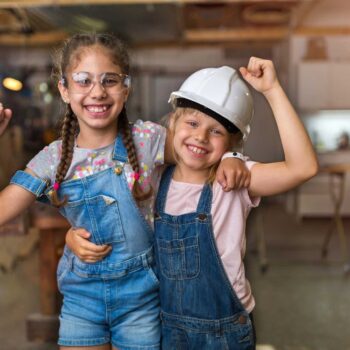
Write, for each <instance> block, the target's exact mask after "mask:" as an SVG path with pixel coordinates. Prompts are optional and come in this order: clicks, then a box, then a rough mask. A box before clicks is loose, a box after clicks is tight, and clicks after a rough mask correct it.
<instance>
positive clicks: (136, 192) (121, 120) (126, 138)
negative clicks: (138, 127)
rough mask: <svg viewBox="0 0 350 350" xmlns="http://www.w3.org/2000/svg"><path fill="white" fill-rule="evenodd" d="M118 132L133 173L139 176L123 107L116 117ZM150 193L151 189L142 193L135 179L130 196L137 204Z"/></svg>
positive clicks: (134, 150)
mask: <svg viewBox="0 0 350 350" xmlns="http://www.w3.org/2000/svg"><path fill="white" fill-rule="evenodd" d="M118 130H120V132H121V134H122V139H123V143H124V146H125V148H126V151H127V153H128V159H129V163H130V165H131V167H132V169H133V170H134V172H135V173H137V174H140V167H139V163H138V160H137V153H136V148H135V144H134V141H133V138H132V134H131V128H130V124H129V120H128V117H127V114H126V109H125V106H124V108H123V110H122V111H121V112H120V114H119V116H118ZM152 193H153V190H152V187H151V188H150V189H149V191H147V192H143V191H142V189H141V186H140V184H139V181H138V180H136V179H135V183H134V186H133V189H132V194H133V196H134V198H135V199H136V200H137V201H138V202H139V201H140V202H141V201H143V200H145V199H148V198H149V197H151V195H152Z"/></svg>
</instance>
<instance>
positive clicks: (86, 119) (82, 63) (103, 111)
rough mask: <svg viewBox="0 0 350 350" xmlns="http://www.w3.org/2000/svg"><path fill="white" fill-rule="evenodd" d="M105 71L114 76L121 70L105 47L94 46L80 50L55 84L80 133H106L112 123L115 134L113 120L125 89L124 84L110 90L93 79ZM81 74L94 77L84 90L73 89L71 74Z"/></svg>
mask: <svg viewBox="0 0 350 350" xmlns="http://www.w3.org/2000/svg"><path fill="white" fill-rule="evenodd" d="M105 73H109V74H117V75H118V74H123V73H124V72H122V71H121V68H120V67H119V66H118V65H116V64H115V63H114V62H113V60H112V57H111V54H110V52H109V51H108V50H107V49H105V48H103V47H101V46H98V45H94V46H90V47H86V48H82V49H81V50H80V52H79V55H76V56H75V59H74V60H73V63H72V64H71V65H70V66H69V67H68V69H67V71H66V72H64V76H65V84H63V83H62V82H59V84H58V88H59V90H60V93H61V96H62V99H63V100H64V101H65V102H66V103H70V105H71V108H72V110H73V112H74V114H75V115H76V116H77V119H78V122H79V128H80V133H82V134H84V135H92V134H93V133H94V132H96V131H98V132H99V133H100V132H103V131H107V132H110V130H111V127H112V126H113V130H114V132H115V134H116V132H117V127H116V120H117V118H118V115H119V114H120V112H121V110H122V109H123V106H124V104H125V102H126V100H127V97H128V94H129V89H128V88H127V87H124V88H122V89H120V91H119V92H117V93H115V91H113V93H111V91H110V89H108V88H106V86H102V84H101V82H100V79H98V78H96V77H101V76H103V75H104V74H105ZM82 74H85V75H86V76H89V77H94V79H93V80H94V81H93V83H92V88H91V89H90V90H89V89H88V90H87V91H86V93H84V92H82V91H81V90H79V89H77V82H76V81H75V80H74V77H76V76H77V75H80V76H81V75H82Z"/></svg>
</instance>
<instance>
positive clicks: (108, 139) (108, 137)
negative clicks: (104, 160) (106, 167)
mask: <svg viewBox="0 0 350 350" xmlns="http://www.w3.org/2000/svg"><path fill="white" fill-rule="evenodd" d="M116 137H117V128H113V129H111V128H109V129H108V130H93V131H91V130H84V129H83V130H82V129H80V132H79V134H78V136H77V140H76V145H77V147H80V148H87V149H97V148H102V147H105V146H108V145H110V144H111V143H113V142H114V140H115V139H116Z"/></svg>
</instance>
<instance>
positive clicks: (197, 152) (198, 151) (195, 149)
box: [187, 145, 208, 156]
mask: <svg viewBox="0 0 350 350" xmlns="http://www.w3.org/2000/svg"><path fill="white" fill-rule="evenodd" d="M187 149H188V150H189V151H190V152H192V153H193V154H195V155H198V156H200V155H204V154H207V153H208V151H207V150H206V149H204V148H201V147H196V146H193V145H187Z"/></svg>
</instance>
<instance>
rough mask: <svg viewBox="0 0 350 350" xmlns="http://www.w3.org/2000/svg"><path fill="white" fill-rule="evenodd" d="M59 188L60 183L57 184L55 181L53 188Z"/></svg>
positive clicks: (56, 189)
mask: <svg viewBox="0 0 350 350" xmlns="http://www.w3.org/2000/svg"><path fill="white" fill-rule="evenodd" d="M59 188H60V184H59V183H58V182H55V183H54V184H53V189H54V190H55V191H58V189H59Z"/></svg>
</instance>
